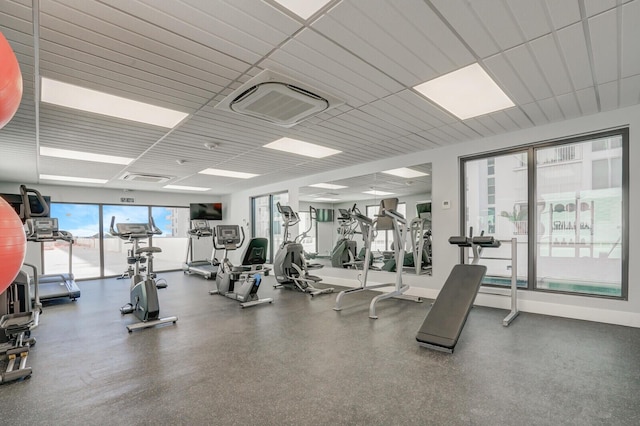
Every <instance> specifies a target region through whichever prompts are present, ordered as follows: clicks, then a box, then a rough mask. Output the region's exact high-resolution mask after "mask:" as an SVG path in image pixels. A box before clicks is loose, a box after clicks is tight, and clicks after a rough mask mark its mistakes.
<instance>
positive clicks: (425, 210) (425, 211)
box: [416, 202, 431, 219]
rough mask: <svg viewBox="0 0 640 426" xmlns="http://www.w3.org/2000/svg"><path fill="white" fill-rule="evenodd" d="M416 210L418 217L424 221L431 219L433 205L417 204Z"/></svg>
mask: <svg viewBox="0 0 640 426" xmlns="http://www.w3.org/2000/svg"><path fill="white" fill-rule="evenodd" d="M416 210H417V213H418V217H420V218H423V219H429V218H430V217H431V203H430V202H428V203H420V204H416Z"/></svg>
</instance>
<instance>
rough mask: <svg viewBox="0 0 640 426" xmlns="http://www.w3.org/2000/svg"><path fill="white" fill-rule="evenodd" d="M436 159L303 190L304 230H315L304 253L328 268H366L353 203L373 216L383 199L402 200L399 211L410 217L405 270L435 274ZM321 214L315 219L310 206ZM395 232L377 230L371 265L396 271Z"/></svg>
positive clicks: (301, 195) (314, 185)
mask: <svg viewBox="0 0 640 426" xmlns="http://www.w3.org/2000/svg"><path fill="white" fill-rule="evenodd" d="M431 170H432V168H431V163H428V164H420V165H416V166H410V167H406V168H401V169H394V170H388V171H387V170H385V171H380V172H376V173H372V174H367V175H363V176H357V177H352V178H348V179H340V180H335V181H330V182H318V183H316V184H313V185H309V186H304V187H301V188H299V213H300V216H301V224H300V227H299V229H300V232H302V231H304V230H306V229H309V228H311V230H310V232H309V233H308V237H307V238H305V239H304V241H303V245H304V246H305V251H306V252H307V253H308V255H309V256H310V257H311V258H314V261H316V262H319V263H322V264H324V265H325V267H332V268H347V269H348V268H352V269H356V268H357V269H360V268H362V267H363V262H362V260H363V256H364V242H363V238H362V234H361V233H360V229H359V226H358V223H357V222H353V221H350V220H349V219H348V214H347V213H348V212H350V211H352V210H353V209H354V207H355V208H356V209H357V210H358V211H359V212H360V213H361V214H363V215H365V216H367V217H370V218H373V217H375V215H377V214H378V211H379V207H380V202H381V200H383V199H388V198H397V199H398V205H397V210H398V212H399V213H401V214H402V215H403V216H404V217H405V218H406V220H407V224H408V225H409V228H410V229H409V232H408V233H407V239H406V243H405V252H406V254H405V256H404V261H403V266H402V268H403V271H404V272H406V273H411V274H430V273H431V263H432V256H433V253H432V251H431V239H432V235H431V233H432V221H431V185H432V172H431ZM310 206H312V207H314V208H315V209H316V211H317V212H318V214H317V220H316V221H310V217H309V216H310V214H309V207H310ZM393 234H394V233H393V231H391V230H378V232H377V233H376V235H375V239H374V240H373V241H372V243H371V250H372V254H373V261H372V264H371V265H370V267H371V268H372V269H376V270H381V271H388V272H395V270H396V269H395V268H396V264H395V261H394V259H393V257H394V256H393V250H394V238H393Z"/></svg>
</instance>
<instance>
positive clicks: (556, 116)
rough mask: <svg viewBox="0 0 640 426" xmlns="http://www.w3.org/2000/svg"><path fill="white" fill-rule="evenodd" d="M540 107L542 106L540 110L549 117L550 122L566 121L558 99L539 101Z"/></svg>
mask: <svg viewBox="0 0 640 426" xmlns="http://www.w3.org/2000/svg"><path fill="white" fill-rule="evenodd" d="M538 105H540V109H542V111H543V112H544V115H546V116H547V118H548V119H549V121H552V122H554V121H561V120H563V119H564V116H563V115H562V110H561V109H560V106H559V105H558V101H557V100H556V98H547V99H541V100H539V101H538Z"/></svg>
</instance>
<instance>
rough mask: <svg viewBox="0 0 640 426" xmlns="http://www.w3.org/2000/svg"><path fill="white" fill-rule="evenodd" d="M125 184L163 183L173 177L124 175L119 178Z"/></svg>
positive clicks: (141, 174) (142, 174)
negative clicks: (125, 182)
mask: <svg viewBox="0 0 640 426" xmlns="http://www.w3.org/2000/svg"><path fill="white" fill-rule="evenodd" d="M120 179H122V180H126V181H127V182H143V183H164V182H168V181H170V180H171V179H173V176H162V175H150V174H147V173H125V174H124V175H122V176H121V177H120Z"/></svg>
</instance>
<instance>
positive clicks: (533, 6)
mask: <svg viewBox="0 0 640 426" xmlns="http://www.w3.org/2000/svg"><path fill="white" fill-rule="evenodd" d="M507 6H508V7H509V8H510V9H511V12H512V13H513V15H514V16H515V18H516V21H517V22H518V24H519V25H520V29H521V30H522V32H523V33H524V36H525V37H526V38H527V39H529V40H531V39H534V38H536V37H540V36H542V35H544V34H548V33H549V32H550V31H551V27H550V23H549V21H548V20H547V14H546V12H545V5H544V2H540V1H531V0H507Z"/></svg>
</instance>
